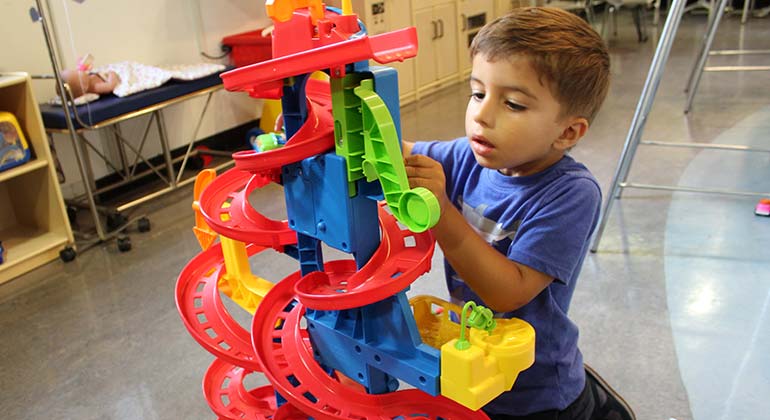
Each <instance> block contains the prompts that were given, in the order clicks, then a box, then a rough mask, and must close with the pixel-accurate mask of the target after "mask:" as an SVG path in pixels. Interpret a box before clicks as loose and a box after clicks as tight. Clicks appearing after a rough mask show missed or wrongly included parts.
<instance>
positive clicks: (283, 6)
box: [265, 0, 326, 25]
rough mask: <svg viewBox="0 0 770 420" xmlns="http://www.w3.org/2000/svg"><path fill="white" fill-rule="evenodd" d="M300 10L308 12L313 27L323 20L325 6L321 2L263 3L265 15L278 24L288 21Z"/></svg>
mask: <svg viewBox="0 0 770 420" xmlns="http://www.w3.org/2000/svg"><path fill="white" fill-rule="evenodd" d="M301 8H307V9H309V10H310V18H311V22H312V23H313V25H315V24H316V22H318V20H320V19H323V17H324V10H325V9H326V6H324V4H323V2H322V1H321V0H267V1H266V2H265V9H267V15H268V16H270V18H271V19H273V20H277V21H278V22H287V21H289V20H290V19H291V16H292V15H293V14H294V11H295V10H297V9H301Z"/></svg>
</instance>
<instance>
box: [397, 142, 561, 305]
mask: <svg viewBox="0 0 770 420" xmlns="http://www.w3.org/2000/svg"><path fill="white" fill-rule="evenodd" d="M405 150H406V148H405ZM409 150H410V152H411V148H410V149H409ZM405 163H406V173H407V176H408V177H409V184H410V186H411V187H424V188H427V189H429V190H430V191H431V192H433V194H435V195H436V198H438V201H439V204H440V206H441V217H440V218H439V221H438V223H437V224H436V226H434V227H433V229H432V232H433V235H434V236H435V237H436V240H437V241H438V243H439V246H441V250H442V251H443V252H444V257H446V259H447V261H449V264H450V265H451V266H452V268H454V270H455V271H456V272H457V274H458V275H459V276H460V277H461V278H462V279H463V281H465V283H466V284H468V286H470V288H471V289H473V291H474V292H476V294H478V295H479V297H481V299H483V300H484V303H485V304H487V305H489V307H490V308H491V309H493V310H495V311H497V312H508V311H512V310H514V309H518V308H520V307H522V306H524V305H526V304H527V303H529V302H530V301H531V300H532V299H534V298H535V296H537V295H538V294H539V293H540V292H542V291H543V289H545V288H546V287H548V285H549V284H550V283H551V282H552V281H553V277H551V276H549V275H547V274H544V273H541V272H539V271H537V270H534V269H532V268H530V267H528V266H526V265H524V264H519V263H517V262H514V261H511V260H509V259H508V258H507V257H506V256H505V255H503V254H501V253H500V252H498V251H497V250H496V249H494V248H493V247H492V246H491V245H489V244H488V243H487V242H486V241H484V239H483V238H482V237H481V236H479V235H478V233H476V231H475V230H474V229H473V227H471V225H469V224H468V222H467V221H466V220H465V218H464V217H463V215H462V214H461V213H460V211H459V210H457V208H455V206H453V205H452V204H451V203H450V202H449V198H448V197H447V195H446V186H445V183H446V181H445V175H444V170H443V168H442V167H441V164H439V163H438V162H436V161H434V160H433V159H431V158H429V157H427V156H422V155H411V156H407V157H406V160H405Z"/></svg>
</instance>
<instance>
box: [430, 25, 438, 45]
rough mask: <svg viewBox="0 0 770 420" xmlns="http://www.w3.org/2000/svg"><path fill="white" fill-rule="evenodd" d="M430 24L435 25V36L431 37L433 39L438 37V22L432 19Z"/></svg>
mask: <svg viewBox="0 0 770 420" xmlns="http://www.w3.org/2000/svg"><path fill="white" fill-rule="evenodd" d="M430 24H431V25H433V37H432V38H431V39H430V40H431V41H433V40H435V39H438V22H436V21H435V20H432V21H430Z"/></svg>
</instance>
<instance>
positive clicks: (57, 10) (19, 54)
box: [0, 0, 269, 196]
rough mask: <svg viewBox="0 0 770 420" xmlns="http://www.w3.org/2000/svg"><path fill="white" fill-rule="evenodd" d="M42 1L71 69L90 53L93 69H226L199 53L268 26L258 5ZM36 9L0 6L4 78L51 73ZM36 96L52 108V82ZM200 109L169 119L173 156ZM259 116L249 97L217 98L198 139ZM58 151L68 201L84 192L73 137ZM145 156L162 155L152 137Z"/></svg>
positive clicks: (132, 129) (139, 123)
mask: <svg viewBox="0 0 770 420" xmlns="http://www.w3.org/2000/svg"><path fill="white" fill-rule="evenodd" d="M42 1H43V4H44V5H45V4H46V1H48V2H50V5H51V13H50V16H51V17H52V18H53V21H54V24H55V29H56V36H57V38H58V41H59V48H60V50H61V60H62V61H63V64H64V66H65V67H68V68H69V67H73V66H74V63H75V61H76V60H77V57H78V56H81V55H83V54H85V53H91V54H92V55H93V56H94V58H95V60H94V64H95V65H99V64H106V63H112V62H118V61H124V60H132V61H137V62H140V63H144V64H150V65H165V64H192V63H199V62H221V63H226V59H222V60H208V59H206V58H204V57H202V56H201V55H200V54H199V51H200V49H201V48H202V49H203V50H204V51H205V52H206V53H208V54H209V55H212V56H214V55H219V45H220V44H219V42H220V40H221V39H222V38H223V37H224V36H226V35H231V34H235V33H239V32H243V31H248V30H253V29H256V28H261V27H264V26H266V25H267V24H269V19H268V18H267V17H266V15H265V10H264V2H263V1H261V0H86V1H85V2H83V3H82V4H79V3H77V2H75V1H73V0H42ZM34 5H35V1H34V0H0V16H2V20H3V24H2V25H0V39H2V44H1V45H2V48H0V72H4V71H26V72H29V73H31V74H33V75H35V74H52V73H53V71H52V69H51V64H50V60H49V58H48V52H47V49H46V44H45V38H44V37H43V31H42V27H41V25H40V23H33V22H32V21H31V19H30V17H29V9H30V7H32V6H34ZM65 6H66V7H65ZM199 45H200V47H199ZM33 88H34V91H35V96H36V98H37V99H38V101H39V102H44V101H47V100H49V99H50V98H51V97H52V96H53V95H54V92H55V91H54V82H53V81H51V80H36V81H34V83H33ZM203 104H204V100H203V99H194V100H190V101H187V102H185V103H183V104H180V105H175V106H173V107H171V108H169V109H168V110H167V111H165V113H164V116H165V119H166V125H167V129H168V134H169V141H170V142H171V146H172V148H176V147H179V146H182V145H184V144H186V143H187V141H189V139H190V136H191V135H192V132H193V131H194V128H195V124H196V123H197V119H198V115H199V113H200V110H201V109H202V107H203ZM260 109H261V104H260V102H258V101H257V100H254V99H251V98H249V97H248V96H247V95H245V94H242V93H230V92H226V91H220V92H218V93H216V94H215V95H214V97H213V98H212V102H211V104H210V105H209V110H208V114H207V116H206V118H205V119H204V121H203V123H202V126H201V129H200V132H199V133H198V136H197V137H198V139H200V138H204V137H208V136H210V135H212V134H214V133H217V132H220V131H223V130H226V129H228V128H231V127H234V126H236V125H239V124H243V123H245V122H247V121H250V120H252V119H255V118H258V116H259V113H260ZM146 121H147V119H146V117H142V118H137V119H136V120H132V121H130V122H127V123H125V124H123V125H122V130H123V133H124V135H126V136H134V137H137V136H138V137H141V133H142V132H143V129H144V125H145V124H146ZM88 138H89V139H91V140H92V141H93V142H95V143H96V144H97V147H99V148H100V149H102V151H104V152H105V153H108V154H109V153H111V151H110V149H111V147H112V146H111V142H110V141H109V137H108V136H106V135H104V134H96V133H92V134H89V135H88ZM244 141H245V140H244ZM54 143H55V147H56V150H57V153H58V155H59V158H60V160H61V163H62V166H63V167H64V170H65V174H66V176H67V182H66V183H65V185H64V186H63V191H64V194H65V196H71V195H73V194H74V193H75V192H77V191H80V190H81V188H82V185H81V183H80V176H79V174H78V171H77V164H76V161H75V158H74V154H73V151H72V147H71V145H70V142H69V139H68V137H65V136H62V135H56V136H55V141H54ZM136 143H137V145H138V139H137V141H136ZM145 148H146V149H149V150H148V152H149V155H151V156H152V155H155V154H159V153H160V147H159V146H158V142H157V136H156V135H155V133H152V135H151V136H150V137H148V142H147V146H145ZM93 165H94V172H95V175H96V177H97V178H98V177H100V176H104V175H106V174H108V173H109V172H110V171H109V170H108V168H107V167H106V166H105V165H103V164H101V163H100V162H97V161H96V160H93Z"/></svg>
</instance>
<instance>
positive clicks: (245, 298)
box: [218, 236, 273, 315]
mask: <svg viewBox="0 0 770 420" xmlns="http://www.w3.org/2000/svg"><path fill="white" fill-rule="evenodd" d="M219 241H220V242H221V244H222V254H224V257H225V269H226V272H225V273H224V274H223V275H222V277H221V278H220V279H219V284H218V286H219V290H221V291H222V293H224V294H226V295H227V296H228V297H230V299H232V300H233V301H234V302H235V303H237V304H238V305H239V306H240V307H242V308H243V309H244V310H246V311H248V312H249V313H250V314H252V315H253V314H254V312H256V311H257V306H259V304H260V302H262V299H263V298H264V297H265V295H266V294H267V292H269V291H270V289H271V288H272V287H273V284H272V283H270V282H269V281H267V280H265V279H263V278H261V277H257V276H255V275H254V274H252V273H251V268H250V267H249V256H248V254H247V253H246V245H245V244H244V243H243V242H240V241H236V240H234V239H230V238H225V237H224V236H221V237H220V238H219Z"/></svg>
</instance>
